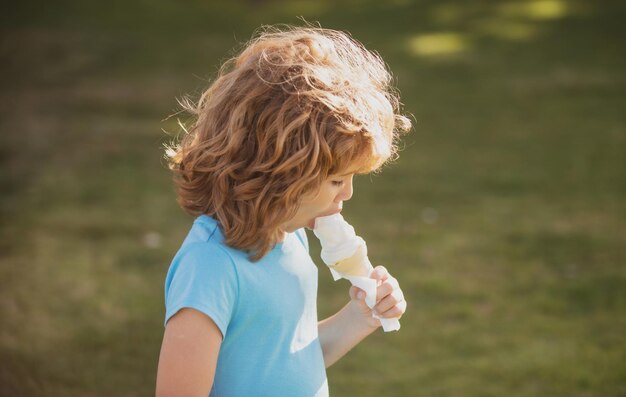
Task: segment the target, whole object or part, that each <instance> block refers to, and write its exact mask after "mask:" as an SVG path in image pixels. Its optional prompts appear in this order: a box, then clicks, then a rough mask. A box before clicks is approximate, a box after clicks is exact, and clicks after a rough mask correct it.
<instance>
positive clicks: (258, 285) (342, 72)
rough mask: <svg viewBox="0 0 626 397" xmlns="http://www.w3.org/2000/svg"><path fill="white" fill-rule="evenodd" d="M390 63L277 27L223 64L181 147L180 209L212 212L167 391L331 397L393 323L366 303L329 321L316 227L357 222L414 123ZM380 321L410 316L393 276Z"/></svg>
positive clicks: (180, 304) (170, 288)
mask: <svg viewBox="0 0 626 397" xmlns="http://www.w3.org/2000/svg"><path fill="white" fill-rule="evenodd" d="M390 81H391V76H390V74H389V72H388V71H387V70H386V68H385V64H384V62H383V61H382V60H381V58H380V57H379V56H378V55H376V54H375V53H372V52H370V51H368V50H366V49H365V48H364V47H363V46H362V45H361V44H360V43H358V42H357V41H355V40H354V39H352V38H351V37H349V36H348V35H347V34H345V33H343V32H339V31H334V30H328V29H322V28H318V27H313V26H306V27H291V26H285V27H284V28H278V27H276V26H274V27H267V26H266V27H265V29H264V30H262V31H261V34H260V35H258V36H256V37H255V38H253V39H252V40H250V41H249V42H248V43H247V45H246V46H245V48H244V49H243V51H242V52H240V53H239V54H238V55H237V56H235V57H233V58H231V59H229V60H228V61H226V62H225V63H224V65H223V66H222V67H221V69H220V71H219V74H218V77H217V79H216V80H215V81H214V82H213V83H212V84H211V86H210V87H209V88H208V90H207V91H206V92H204V94H203V95H202V96H201V98H200V100H199V102H198V103H197V104H196V105H193V104H192V103H191V102H190V101H188V100H185V101H183V102H182V105H183V106H184V107H185V108H187V110H189V111H191V112H193V114H194V115H195V116H196V121H195V123H194V127H193V129H192V130H191V131H188V132H187V134H185V136H184V137H183V139H182V141H181V143H180V144H179V145H177V146H174V147H169V148H168V157H169V159H170V168H171V169H172V170H173V172H174V175H175V179H174V180H175V184H176V187H177V193H178V202H179V203H180V205H181V206H182V208H183V209H184V210H185V211H186V212H187V213H189V214H191V215H192V216H194V217H196V218H195V221H194V223H193V225H192V227H191V230H190V232H189V234H188V235H187V237H186V239H185V240H184V242H183V243H182V246H181V247H180V249H179V251H178V252H177V254H176V256H175V257H174V259H173V261H172V263H171V266H170V268H169V271H168V273H167V278H166V281H165V303H166V315H165V332H164V337H163V345H162V347H161V354H160V358H159V368H158V374H157V384H156V389H157V390H156V391H157V393H156V394H157V396H207V395H209V393H210V396H227V397H230V396H242V397H243V396H245V397H248V396H273V397H274V396H298V397H302V396H327V395H328V384H327V379H326V371H325V368H327V367H329V366H330V365H332V364H333V363H334V362H336V361H337V360H339V359H340V358H341V357H342V356H343V355H344V354H346V353H347V352H348V351H349V350H350V349H352V348H353V347H354V346H355V345H356V344H358V343H359V342H360V341H361V340H362V339H363V338H365V337H366V336H368V335H369V334H371V333H372V332H374V330H376V329H377V328H378V327H379V326H380V322H379V320H376V319H374V318H373V317H372V310H371V309H369V308H368V307H367V305H366V304H365V302H364V300H363V295H364V294H363V291H361V290H359V289H358V288H356V287H351V288H350V291H349V295H350V301H349V302H348V303H347V304H346V305H345V306H344V307H343V308H342V309H341V310H340V311H339V312H338V313H336V314H335V315H333V316H331V317H330V318H327V319H325V320H322V321H319V322H318V320H317V308H316V299H317V277H318V269H317V267H316V266H315V265H314V263H313V261H312V259H311V257H310V256H309V253H308V242H307V236H306V232H305V230H304V228H305V227H307V228H309V229H312V228H313V227H314V222H315V218H317V217H320V216H326V215H330V214H333V213H337V212H339V211H341V208H342V204H343V202H344V201H346V200H349V199H350V197H352V178H353V176H354V175H355V174H365V173H369V172H372V171H376V170H378V169H379V168H380V167H381V165H382V164H383V163H385V162H386V161H387V160H388V159H390V158H392V157H394V155H396V152H397V147H396V138H397V137H398V133H399V132H403V131H408V130H409V129H410V127H411V123H410V121H409V119H408V118H406V117H405V116H402V115H399V114H397V110H398V106H399V101H398V99H397V97H396V96H395V95H394V93H393V91H392V88H391V87H390V86H389V84H390ZM371 277H372V278H374V279H378V280H380V286H379V287H378V290H377V304H376V306H375V307H374V309H373V310H374V312H375V313H376V314H378V315H379V316H381V317H383V318H393V317H400V316H401V315H402V314H403V313H404V311H405V310H406V302H405V301H404V298H403V295H402V291H401V290H400V287H399V286H398V283H397V281H396V280H395V279H394V278H393V277H392V276H391V275H390V274H389V273H388V272H387V270H386V269H385V268H384V267H382V266H378V267H376V268H375V270H374V273H373V274H372V276H371Z"/></svg>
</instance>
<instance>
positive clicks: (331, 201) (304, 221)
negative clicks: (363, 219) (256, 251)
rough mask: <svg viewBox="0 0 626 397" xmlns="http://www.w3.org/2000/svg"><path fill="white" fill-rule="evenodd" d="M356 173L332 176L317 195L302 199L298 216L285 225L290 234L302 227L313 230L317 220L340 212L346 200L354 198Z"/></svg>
mask: <svg viewBox="0 0 626 397" xmlns="http://www.w3.org/2000/svg"><path fill="white" fill-rule="evenodd" d="M353 177H354V173H348V174H342V175H331V176H330V177H329V178H328V179H326V180H325V181H324V182H323V183H322V186H321V188H320V190H319V191H318V192H317V193H312V194H310V195H308V196H305V197H304V198H303V199H302V203H301V204H300V208H299V209H298V212H297V213H296V215H295V216H294V217H293V218H292V219H291V220H290V221H289V222H287V223H286V224H285V230H286V231H287V232H289V233H291V232H293V231H294V230H297V229H299V228H301V227H307V228H309V229H313V227H314V226H315V218H317V217H320V216H327V215H332V214H335V213H337V212H340V211H341V209H342V207H343V202H344V201H345V200H350V198H351V197H352V178H353Z"/></svg>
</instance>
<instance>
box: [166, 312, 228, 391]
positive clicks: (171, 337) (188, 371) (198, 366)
mask: <svg viewBox="0 0 626 397" xmlns="http://www.w3.org/2000/svg"><path fill="white" fill-rule="evenodd" d="M221 343H222V333H221V332H220V330H219V328H218V327H217V325H215V323H214V322H213V320H211V318H210V317H208V316H207V315H205V314H203V313H201V312H199V311H197V310H194V309H189V308H184V309H181V310H180V311H179V312H178V313H176V314H175V315H174V316H172V318H170V320H169V321H168V322H167V326H166V327H165V333H164V335H163V344H162V345H161V355H160V357H159V368H158V371H157V382H156V396H157V397H160V396H168V397H175V396H202V397H206V396H207V395H208V394H209V392H210V390H211V387H212V386H213V378H214V376H215V367H216V364H217V356H218V353H219V350H220V345H221Z"/></svg>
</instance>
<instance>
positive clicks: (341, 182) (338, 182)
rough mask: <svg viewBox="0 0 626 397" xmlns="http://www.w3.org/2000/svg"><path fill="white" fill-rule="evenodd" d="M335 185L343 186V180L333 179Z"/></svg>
mask: <svg viewBox="0 0 626 397" xmlns="http://www.w3.org/2000/svg"><path fill="white" fill-rule="evenodd" d="M333 185H334V186H343V181H333Z"/></svg>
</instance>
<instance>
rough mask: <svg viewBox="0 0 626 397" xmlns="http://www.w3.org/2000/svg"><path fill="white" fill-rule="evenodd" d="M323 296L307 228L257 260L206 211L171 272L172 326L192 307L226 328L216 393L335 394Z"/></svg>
mask: <svg viewBox="0 0 626 397" xmlns="http://www.w3.org/2000/svg"><path fill="white" fill-rule="evenodd" d="M316 300H317V267H316V266H315V264H314V263H313V261H312V260H311V257H310V255H309V252H308V241H307V237H306V232H305V230H304V229H298V230H297V231H295V232H293V233H288V234H286V238H285V240H284V241H283V242H280V243H278V244H277V245H276V246H275V247H274V248H273V249H272V250H271V251H270V252H269V253H268V254H266V255H265V256H264V257H263V258H262V259H261V260H259V261H258V262H251V261H250V260H249V259H248V253H246V252H244V251H241V250H238V249H235V248H232V247H229V246H228V245H226V244H225V243H224V236H223V234H222V232H221V229H220V227H219V226H218V223H217V221H216V220H215V219H213V218H211V217H209V216H206V215H201V216H199V217H198V218H196V220H195V221H194V223H193V226H192V227H191V230H190V231H189V234H188V235H187V237H186V238H185V240H184V242H183V244H182V246H181V247H180V249H179V251H178V252H177V253H176V255H175V256H174V259H173V260H172V263H171V265H170V268H169V271H168V273H167V277H166V280H165V308H166V314H165V324H167V320H169V318H170V317H171V316H173V315H174V314H176V312H178V311H179V310H180V309H182V308H184V307H189V308H194V309H196V310H199V311H201V312H203V313H205V314H206V315H207V316H209V317H210V318H211V319H212V320H213V321H214V322H215V324H216V325H217V326H218V328H219V329H220V331H221V332H222V335H223V341H222V345H221V347H220V352H219V356H218V359H217V369H216V371H215V378H214V382H213V388H212V390H211V393H210V396H220V397H235V396H237V397H249V396H259V397H261V396H271V397H276V396H278V397H282V396H285V397H290V396H294V397H306V396H328V383H327V379H326V370H325V367H324V358H323V355H322V348H321V345H320V341H319V338H318V335H317V302H316Z"/></svg>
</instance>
